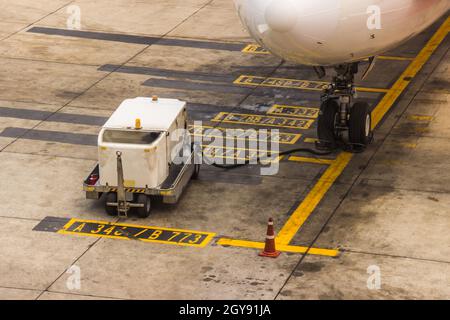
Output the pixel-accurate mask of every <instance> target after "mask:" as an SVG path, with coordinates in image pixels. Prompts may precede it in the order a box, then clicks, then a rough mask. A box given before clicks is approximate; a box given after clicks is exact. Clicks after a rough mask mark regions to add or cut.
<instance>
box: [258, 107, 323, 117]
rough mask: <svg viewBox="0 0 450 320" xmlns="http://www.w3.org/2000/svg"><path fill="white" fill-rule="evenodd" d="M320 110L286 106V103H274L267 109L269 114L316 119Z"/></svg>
mask: <svg viewBox="0 0 450 320" xmlns="http://www.w3.org/2000/svg"><path fill="white" fill-rule="evenodd" d="M319 111H320V109H319V108H310V107H300V106H286V105H281V104H274V105H273V106H272V107H271V108H270V109H269V110H268V111H267V114H271V115H280V116H288V117H300V118H303V117H304V118H313V119H315V118H317V117H318V116H319Z"/></svg>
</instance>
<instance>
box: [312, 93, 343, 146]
mask: <svg viewBox="0 0 450 320" xmlns="http://www.w3.org/2000/svg"><path fill="white" fill-rule="evenodd" d="M338 111H339V105H338V103H337V102H336V100H334V99H328V100H326V101H324V102H322V105H321V106H320V112H319V118H318V119H317V137H318V138H319V144H320V146H323V147H327V148H334V147H335V146H336V128H335V127H336V116H337V114H338Z"/></svg>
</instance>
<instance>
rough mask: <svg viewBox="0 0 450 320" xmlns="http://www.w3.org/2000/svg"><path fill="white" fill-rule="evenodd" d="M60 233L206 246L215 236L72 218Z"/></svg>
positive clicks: (196, 232) (205, 233)
mask: <svg viewBox="0 0 450 320" xmlns="http://www.w3.org/2000/svg"><path fill="white" fill-rule="evenodd" d="M57 233H59V234H70V235H80V236H90V237H102V238H110V239H121V240H130V239H135V240H140V241H144V242H155V243H165V244H174V245H179V246H192V247H200V248H202V247H205V246H206V245H207V244H208V243H209V242H210V241H211V239H212V238H213V237H214V236H215V233H212V232H203V231H192V230H183V229H173V228H161V227H152V226H142V225H134V224H123V223H114V222H106V221H94V220H82V219H70V221H69V222H68V223H67V224H66V225H65V226H64V227H63V228H62V229H61V230H58V231H57Z"/></svg>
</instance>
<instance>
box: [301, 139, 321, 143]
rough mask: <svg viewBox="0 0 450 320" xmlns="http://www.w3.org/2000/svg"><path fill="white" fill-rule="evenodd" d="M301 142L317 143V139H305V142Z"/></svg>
mask: <svg viewBox="0 0 450 320" xmlns="http://www.w3.org/2000/svg"><path fill="white" fill-rule="evenodd" d="M303 141H305V142H306V143H316V142H318V141H319V139H317V138H305V140H303Z"/></svg>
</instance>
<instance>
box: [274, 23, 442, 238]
mask: <svg viewBox="0 0 450 320" xmlns="http://www.w3.org/2000/svg"><path fill="white" fill-rule="evenodd" d="M449 31H450V17H449V18H447V20H446V21H445V22H444V23H443V24H442V25H441V27H440V28H439V30H438V31H437V32H436V33H435V34H434V35H433V37H432V38H431V39H430V41H428V43H427V44H426V45H425V47H424V48H423V49H422V51H421V52H420V53H419V55H418V56H417V57H416V58H415V59H414V61H413V62H412V63H411V64H410V65H409V66H408V68H407V69H406V70H405V72H403V74H402V75H401V76H400V78H399V80H397V81H396V83H395V84H394V85H393V86H392V88H391V89H389V92H388V93H387V94H386V95H385V96H384V97H383V99H382V100H381V101H380V103H379V104H378V105H377V106H376V107H375V109H374V110H373V111H372V128H375V127H376V126H377V124H378V123H379V122H380V121H381V119H382V118H383V117H384V115H385V114H386V113H387V112H388V111H389V109H390V108H391V107H392V106H393V105H394V103H395V101H396V100H397V99H398V97H400V95H401V94H402V93H403V91H404V90H405V89H406V88H407V86H408V84H409V83H410V80H405V78H406V77H411V79H412V78H413V77H415V76H416V75H417V73H418V72H419V71H420V69H422V67H423V66H424V65H425V63H426V62H427V61H428V60H429V58H430V57H431V55H432V54H433V52H434V51H435V50H436V49H437V47H438V46H439V44H440V43H441V42H442V41H443V40H444V39H445V37H446V36H447V34H448V32H449ZM352 157H353V155H352V154H350V153H347V152H342V153H341V154H340V155H339V156H338V157H337V158H336V160H335V162H334V163H333V164H332V165H330V166H329V167H328V169H327V170H326V171H325V173H324V174H323V175H322V177H321V178H320V179H319V181H318V182H317V183H316V185H315V186H314V187H313V189H312V190H311V191H310V192H309V193H308V195H307V196H306V198H305V199H304V200H303V201H302V203H301V204H300V205H299V206H298V207H297V209H295V211H294V213H293V214H292V215H291V217H290V218H289V219H288V221H287V222H286V224H285V225H284V226H283V228H282V229H281V231H280V232H279V233H278V236H277V241H278V242H279V243H281V244H286V245H287V244H289V242H290V241H291V240H292V238H293V237H294V236H295V234H296V233H297V231H298V230H299V229H300V228H301V226H302V225H303V223H304V222H305V221H306V219H308V217H309V216H310V214H311V213H312V212H313V210H314V209H315V208H316V206H317V205H318V204H319V202H320V201H321V200H322V198H323V197H324V196H325V194H326V192H327V191H328V190H329V189H330V187H331V185H333V183H334V182H335V181H336V179H337V178H338V177H339V176H340V175H341V173H342V172H343V171H344V169H345V167H346V166H347V165H348V163H349V162H350V160H351V159H352Z"/></svg>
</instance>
